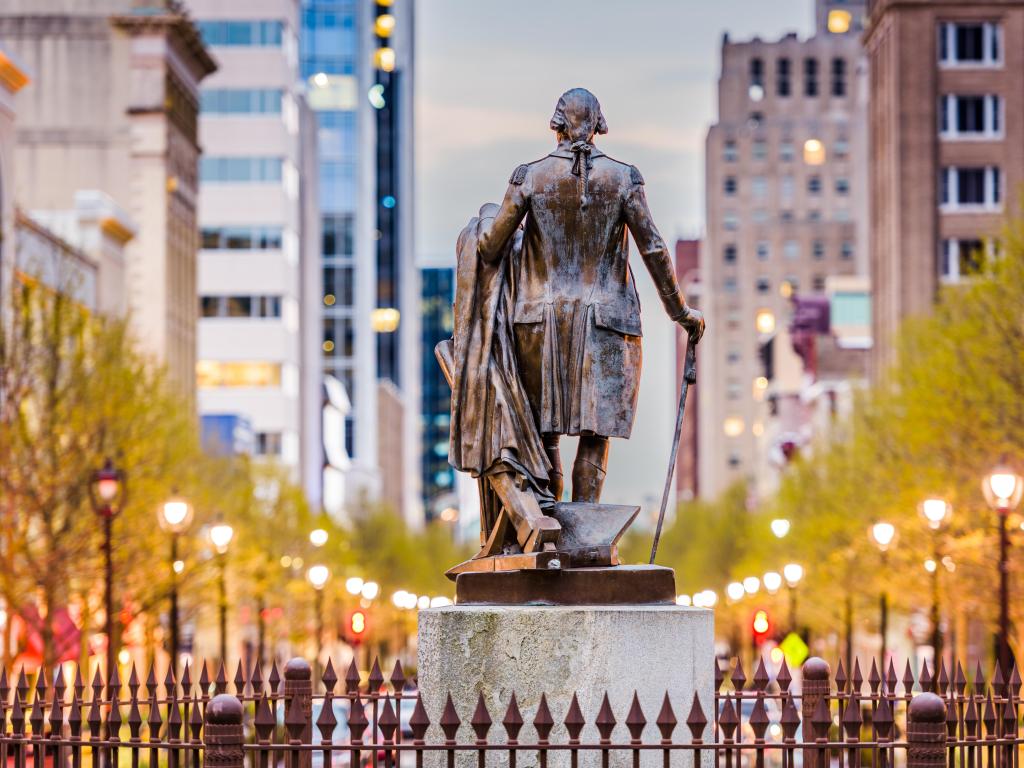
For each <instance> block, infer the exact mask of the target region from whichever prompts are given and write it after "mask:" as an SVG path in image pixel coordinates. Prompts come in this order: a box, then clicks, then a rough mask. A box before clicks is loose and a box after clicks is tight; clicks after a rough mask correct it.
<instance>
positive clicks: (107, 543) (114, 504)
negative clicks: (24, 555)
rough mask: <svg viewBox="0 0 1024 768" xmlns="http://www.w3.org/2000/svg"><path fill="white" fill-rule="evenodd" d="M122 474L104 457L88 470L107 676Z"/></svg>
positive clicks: (112, 640)
mask: <svg viewBox="0 0 1024 768" xmlns="http://www.w3.org/2000/svg"><path fill="white" fill-rule="evenodd" d="M125 485H126V483H125V474H124V472H123V471H122V470H120V469H118V468H117V467H115V466H114V462H113V461H111V460H110V459H107V460H106V461H104V462H103V467H102V468H100V469H97V470H96V471H95V472H93V474H92V478H91V480H90V482H89V499H90V501H91V502H92V508H93V511H94V512H95V513H96V514H97V515H99V516H100V517H101V518H102V520H103V569H104V570H103V576H104V579H103V580H104V598H103V602H104V613H105V614H106V618H105V621H104V633H105V634H106V636H107V677H108V678H109V677H110V674H111V671H112V670H113V669H114V660H115V659H116V658H117V654H116V649H115V643H116V641H115V638H114V547H113V532H114V530H113V529H114V517H115V516H116V515H117V513H118V512H120V511H121V506H122V505H123V504H124V496H125Z"/></svg>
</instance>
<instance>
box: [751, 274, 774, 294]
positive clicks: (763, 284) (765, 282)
mask: <svg viewBox="0 0 1024 768" xmlns="http://www.w3.org/2000/svg"><path fill="white" fill-rule="evenodd" d="M754 287H755V288H756V289H757V292H758V293H768V292H769V291H770V290H771V289H772V281H771V280H769V279H768V278H767V277H763V276H762V277H759V278H757V282H755V283H754Z"/></svg>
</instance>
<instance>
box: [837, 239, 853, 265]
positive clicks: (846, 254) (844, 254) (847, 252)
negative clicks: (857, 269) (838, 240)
mask: <svg viewBox="0 0 1024 768" xmlns="http://www.w3.org/2000/svg"><path fill="white" fill-rule="evenodd" d="M839 258H841V259H843V260H846V261H848V260H850V259H852V258H853V242H852V241H850V240H843V244H842V245H841V246H839Z"/></svg>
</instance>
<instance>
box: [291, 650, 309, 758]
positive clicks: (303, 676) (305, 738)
mask: <svg viewBox="0 0 1024 768" xmlns="http://www.w3.org/2000/svg"><path fill="white" fill-rule="evenodd" d="M293 699H297V700H298V705H299V708H300V710H301V712H302V717H303V720H304V721H305V723H304V725H303V726H302V743H303V744H312V743H313V669H312V667H310V666H309V662H308V661H306V660H305V659H300V658H294V659H292V660H291V661H289V662H288V663H287V664H285V665H284V711H285V712H286V713H288V712H291V711H292V700H293ZM312 763H313V753H312V752H310V751H308V750H303V751H301V752H299V768H310V766H311V765H312Z"/></svg>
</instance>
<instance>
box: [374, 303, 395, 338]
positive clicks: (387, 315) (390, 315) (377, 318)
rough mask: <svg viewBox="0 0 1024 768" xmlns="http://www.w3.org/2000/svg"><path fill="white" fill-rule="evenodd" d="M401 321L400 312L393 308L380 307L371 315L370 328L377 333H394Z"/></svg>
mask: <svg viewBox="0 0 1024 768" xmlns="http://www.w3.org/2000/svg"><path fill="white" fill-rule="evenodd" d="M400 320H401V315H400V314H399V312H398V310H397V309H394V308H392V307H378V308H377V309H375V310H373V311H372V312H371V313H370V326H371V327H372V328H373V330H374V331H376V332H377V333H393V332H394V331H396V330H398V323H399V321H400Z"/></svg>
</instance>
